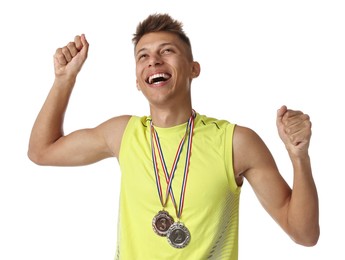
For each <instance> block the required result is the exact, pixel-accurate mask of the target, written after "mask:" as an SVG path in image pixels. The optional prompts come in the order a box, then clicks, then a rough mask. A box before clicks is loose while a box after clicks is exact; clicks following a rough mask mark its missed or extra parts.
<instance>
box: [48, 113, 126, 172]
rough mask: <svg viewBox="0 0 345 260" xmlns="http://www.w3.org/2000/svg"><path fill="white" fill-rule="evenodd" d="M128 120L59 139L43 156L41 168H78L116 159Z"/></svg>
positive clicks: (107, 122)
mask: <svg viewBox="0 0 345 260" xmlns="http://www.w3.org/2000/svg"><path fill="white" fill-rule="evenodd" d="M128 120H129V116H121V117H116V118H112V119H110V120H108V121H106V122H104V123H102V124H100V125H99V126H97V127H95V128H89V129H81V130H77V131H74V132H72V133H70V134H68V135H66V136H63V137H61V138H59V139H58V140H57V141H56V142H54V144H52V145H50V146H49V147H48V148H47V150H46V151H45V152H44V154H43V155H42V162H43V163H42V164H45V165H54V166H79V165H87V164H91V163H95V162H97V161H100V160H102V159H105V158H109V157H116V156H117V154H118V150H119V146H120V144H121V138H122V135H123V132H124V129H125V127H126V125H127V122H128Z"/></svg>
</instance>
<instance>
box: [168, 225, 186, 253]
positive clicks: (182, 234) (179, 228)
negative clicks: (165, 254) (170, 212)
mask: <svg viewBox="0 0 345 260" xmlns="http://www.w3.org/2000/svg"><path fill="white" fill-rule="evenodd" d="M166 236H167V238H168V242H169V244H170V245H172V246H173V247H175V248H183V247H185V246H187V245H188V243H189V241H190V232H189V230H188V228H186V226H185V225H183V224H182V223H180V222H175V223H174V224H172V225H171V226H170V228H169V230H168V232H167V235H166Z"/></svg>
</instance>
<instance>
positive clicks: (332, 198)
mask: <svg viewBox="0 0 345 260" xmlns="http://www.w3.org/2000/svg"><path fill="white" fill-rule="evenodd" d="M154 12H168V13H170V14H171V15H172V16H173V17H174V18H176V19H179V20H181V21H182V22H183V23H184V25H185V27H184V28H185V30H186V32H187V34H188V35H189V37H190V39H191V41H192V45H193V51H194V56H195V60H197V61H199V62H200V64H201V68H202V72H201V75H200V77H199V78H198V79H196V80H195V81H194V82H193V95H194V96H193V105H194V108H195V109H196V110H197V111H198V112H199V113H202V114H206V115H209V116H213V117H217V118H222V119H227V120H229V121H231V122H233V123H237V124H241V125H245V126H248V127H251V128H252V129H254V130H255V131H257V132H258V133H259V134H260V136H261V137H262V138H263V139H264V141H265V142H266V143H267V145H268V146H269V147H270V149H271V151H272V153H273V154H274V157H275V158H276V160H277V163H278V166H279V168H280V170H281V172H282V174H283V176H284V177H285V178H286V179H287V181H288V182H289V183H290V184H291V180H292V173H291V166H290V163H289V159H288V157H287V153H286V151H285V149H284V146H283V145H282V143H281V141H280V139H279V137H278V135H277V132H276V128H275V113H276V110H277V109H278V108H279V107H280V106H281V105H283V104H286V105H287V106H288V107H291V108H294V109H301V110H303V111H305V112H306V113H308V114H309V115H310V116H311V119H312V122H313V136H312V143H311V146H310V154H311V158H312V164H313V172H314V177H315V181H316V184H317V187H318V192H319V198H320V224H321V237H320V240H319V243H318V244H317V245H316V246H315V247H312V248H306V247H302V246H299V245H296V244H294V242H292V240H290V238H289V237H288V236H287V235H286V234H285V233H284V232H283V231H282V230H281V229H280V228H279V227H278V226H277V224H276V223H275V222H274V221H273V220H272V219H271V218H270V217H269V216H268V214H267V213H266V212H265V211H264V210H263V209H262V207H261V205H260V204H259V202H258V200H257V199H256V197H255V195H254V194H253V192H252V190H251V188H250V186H249V185H248V183H245V184H244V187H243V190H242V197H241V211H240V219H241V220H240V237H239V250H240V259H242V260H246V259H266V260H270V259H272V260H273V259H274V260H276V259H280V260H284V259H312V260H315V259H322V260H324V259H332V260H337V259H342V260H343V259H345V254H344V248H343V247H344V239H343V238H344V234H345V225H344V220H345V213H344V198H345V191H344V190H345V189H344V185H345V183H344V182H345V177H344V176H345V172H344V167H343V165H344V152H343V148H344V146H345V142H344V126H345V124H344V107H343V95H342V94H341V91H343V89H344V86H345V77H344V69H345V48H344V46H345V33H344V29H345V15H344V13H345V8H344V5H343V1H332V0H328V1H317V0H314V1H305V0H299V1H295V0H292V1H273V0H272V1H268V0H263V1H254V0H251V1H212V2H210V1H205V3H201V1H186V0H184V1H182V0H174V1H168V0H160V1H150V0H146V1H141V0H137V1H134V0H131V1H130V0H126V1H124V2H121V3H120V2H116V1H105V0H98V1H86V0H84V1H82V0H79V1H73V0H69V1H67V0H59V1H43V0H42V1H39V0H31V1H24V0H17V1H2V2H1V4H0V28H1V33H0V37H1V40H0V73H1V74H0V88H1V92H0V113H1V114H0V116H1V117H0V120H1V128H0V131H1V132H0V133H1V135H0V138H1V142H0V160H1V161H0V162H1V164H0V259H1V260H19V259H35V260H62V259H63V260H110V259H113V258H114V255H115V247H116V229H117V210H118V200H119V180H120V172H119V168H118V164H117V161H116V160H112V159H108V160H104V161H102V162H99V163H97V164H94V165H90V166H85V167H76V168H67V167H66V168H58V167H40V166H37V165H35V164H33V163H32V162H31V161H29V160H28V158H27V156H26V152H27V145H28V140H29V134H30V130H31V127H32V124H33V122H34V120H35V117H36V115H37V113H38V111H39V109H40V107H41V105H42V104H43V101H44V99H45V97H46V95H47V94H48V91H49V89H50V87H51V85H52V82H53V76H54V73H53V58H52V57H53V54H54V52H55V50H56V48H58V47H61V46H64V45H65V44H67V43H68V42H69V41H71V40H73V38H74V36H75V35H76V34H81V33H85V34H86V36H87V39H88V41H89V43H90V50H89V57H88V60H87V61H86V63H85V65H84V67H83V70H82V72H81V74H80V75H79V78H78V82H77V86H76V88H75V90H74V93H73V95H72V98H71V102H70V105H69V109H68V112H67V114H66V121H65V132H66V133H69V132H70V131H72V130H76V129H79V128H84V127H93V126H96V125H97V124H99V123H101V122H103V121H104V120H106V119H108V118H110V117H112V116H115V115H120V114H136V115H146V114H147V113H148V105H147V104H146V100H145V98H144V97H143V96H142V95H141V93H140V92H138V91H137V90H136V87H135V74H134V59H133V46H132V43H131V38H132V34H133V33H134V31H135V28H136V25H137V23H138V22H139V21H141V20H142V19H144V18H146V16H147V15H148V14H151V13H154Z"/></svg>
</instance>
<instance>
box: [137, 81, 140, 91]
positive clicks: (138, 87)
mask: <svg viewBox="0 0 345 260" xmlns="http://www.w3.org/2000/svg"><path fill="white" fill-rule="evenodd" d="M136 84H137V89H138V90H139V91H141V88H140V86H139V83H138V80H136Z"/></svg>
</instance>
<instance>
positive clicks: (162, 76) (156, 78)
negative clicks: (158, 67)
mask: <svg viewBox="0 0 345 260" xmlns="http://www.w3.org/2000/svg"><path fill="white" fill-rule="evenodd" d="M170 78H171V75H170V74H168V73H157V74H153V75H151V76H150V77H148V78H147V79H146V83H148V84H150V85H151V84H159V83H161V82H164V81H167V80H168V79H170Z"/></svg>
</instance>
